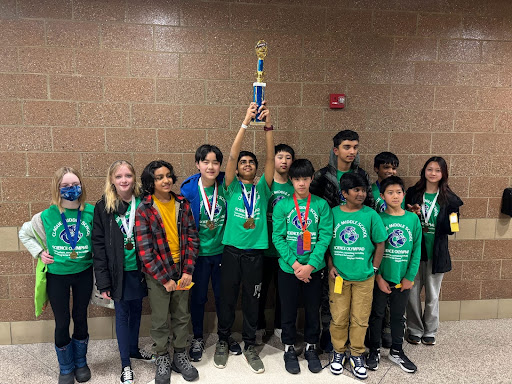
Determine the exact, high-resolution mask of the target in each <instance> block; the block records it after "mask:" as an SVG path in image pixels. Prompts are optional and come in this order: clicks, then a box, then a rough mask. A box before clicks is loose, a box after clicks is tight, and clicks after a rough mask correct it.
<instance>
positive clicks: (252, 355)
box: [244, 345, 265, 373]
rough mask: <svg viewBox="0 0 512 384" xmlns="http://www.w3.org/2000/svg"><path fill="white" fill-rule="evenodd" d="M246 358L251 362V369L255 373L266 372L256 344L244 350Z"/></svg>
mask: <svg viewBox="0 0 512 384" xmlns="http://www.w3.org/2000/svg"><path fill="white" fill-rule="evenodd" d="M244 358H245V360H246V361H247V363H248V364H249V367H250V368H251V371H253V372H254V373H263V372H265V367H264V366H263V361H261V359H260V357H259V355H258V352H256V349H255V348H254V345H249V347H247V349H245V350H244Z"/></svg>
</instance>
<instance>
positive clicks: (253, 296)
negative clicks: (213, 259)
mask: <svg viewBox="0 0 512 384" xmlns="http://www.w3.org/2000/svg"><path fill="white" fill-rule="evenodd" d="M262 271H263V250H262V249H252V250H244V249H238V248H236V247H232V246H229V245H226V246H225V247H224V252H223V254H222V266H221V270H220V273H221V278H220V313H218V314H217V318H218V321H219V323H218V326H217V333H218V335H219V340H224V341H228V338H229V336H230V335H231V327H232V326H233V322H234V321H235V311H236V304H237V301H238V291H239V290H240V283H241V284H242V313H243V316H244V319H243V327H242V339H243V341H244V343H245V347H247V346H249V345H251V344H255V342H256V327H257V325H258V305H259V299H260V292H261V279H262Z"/></svg>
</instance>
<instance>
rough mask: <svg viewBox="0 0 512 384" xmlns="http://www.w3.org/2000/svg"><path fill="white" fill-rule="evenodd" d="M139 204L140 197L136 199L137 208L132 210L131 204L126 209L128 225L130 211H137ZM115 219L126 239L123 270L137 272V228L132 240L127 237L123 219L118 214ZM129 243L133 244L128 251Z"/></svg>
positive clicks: (115, 214) (131, 237)
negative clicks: (127, 245)
mask: <svg viewBox="0 0 512 384" xmlns="http://www.w3.org/2000/svg"><path fill="white" fill-rule="evenodd" d="M139 204H140V197H136V198H135V207H133V208H132V203H131V202H130V203H129V204H128V208H127V209H126V215H125V218H126V224H127V225H130V214H129V212H130V210H131V209H137V207H138V206H139ZM114 217H115V219H116V223H117V225H119V228H120V229H121V233H122V234H123V238H124V245H125V247H124V262H123V268H124V270H125V271H136V270H137V269H138V268H137V253H136V252H135V237H134V236H135V235H134V233H135V228H134V230H133V232H132V235H131V236H130V238H128V236H126V231H125V230H124V227H123V222H122V220H121V218H120V217H119V215H118V214H117V213H114ZM128 242H130V243H132V244H133V248H132V249H126V244H127V243H128Z"/></svg>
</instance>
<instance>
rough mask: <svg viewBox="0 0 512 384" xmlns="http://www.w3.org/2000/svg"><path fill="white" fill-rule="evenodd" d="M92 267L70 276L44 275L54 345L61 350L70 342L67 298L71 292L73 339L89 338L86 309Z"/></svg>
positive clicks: (91, 281) (89, 296)
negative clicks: (53, 318) (51, 311)
mask: <svg viewBox="0 0 512 384" xmlns="http://www.w3.org/2000/svg"><path fill="white" fill-rule="evenodd" d="M92 284H93V280H92V266H91V267H90V268H87V269H86V270H85V271H82V272H80V273H73V274H70V275H55V274H53V273H47V274H46V291H47V292H48V298H49V299H50V304H51V305H52V310H53V315H54V316H55V345H56V346H57V347H58V348H62V347H64V346H66V345H68V344H69V343H70V342H71V339H70V337H69V323H70V314H69V296H70V288H71V290H72V291H73V312H72V316H73V325H74V329H73V338H74V339H76V340H84V339H87V337H88V336H89V333H88V328H87V307H88V305H89V300H90V299H91V293H92Z"/></svg>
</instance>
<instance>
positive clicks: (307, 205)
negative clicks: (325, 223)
mask: <svg viewBox="0 0 512 384" xmlns="http://www.w3.org/2000/svg"><path fill="white" fill-rule="evenodd" d="M293 201H294V203H295V210H296V211H297V217H298V219H299V221H300V226H301V228H302V232H305V231H306V229H307V228H308V215H309V204H310V203H311V193H310V194H309V195H308V202H307V204H306V212H304V222H302V216H301V214H300V208H299V202H298V201H297V196H295V193H294V194H293Z"/></svg>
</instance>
